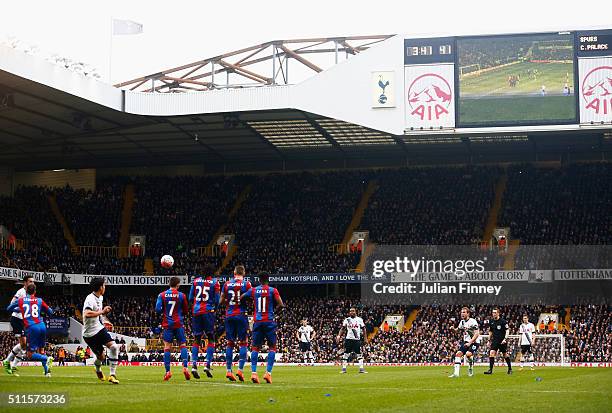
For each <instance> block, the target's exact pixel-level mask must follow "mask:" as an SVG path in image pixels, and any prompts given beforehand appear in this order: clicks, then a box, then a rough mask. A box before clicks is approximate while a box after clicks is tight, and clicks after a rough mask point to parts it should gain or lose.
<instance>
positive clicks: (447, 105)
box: [404, 64, 455, 130]
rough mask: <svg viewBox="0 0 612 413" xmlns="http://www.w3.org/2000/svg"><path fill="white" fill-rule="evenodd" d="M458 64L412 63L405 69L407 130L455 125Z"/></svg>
mask: <svg viewBox="0 0 612 413" xmlns="http://www.w3.org/2000/svg"><path fill="white" fill-rule="evenodd" d="M454 67H455V65H453V64H435V65H410V66H406V67H405V69H404V77H405V79H404V81H405V96H404V99H405V107H406V114H405V118H406V129H415V130H420V129H421V128H422V129H440V128H444V129H446V128H454V127H455V69H454Z"/></svg>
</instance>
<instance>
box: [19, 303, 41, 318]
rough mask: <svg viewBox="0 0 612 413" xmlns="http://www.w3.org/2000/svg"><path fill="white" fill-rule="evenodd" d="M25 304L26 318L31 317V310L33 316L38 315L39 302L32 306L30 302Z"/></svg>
mask: <svg viewBox="0 0 612 413" xmlns="http://www.w3.org/2000/svg"><path fill="white" fill-rule="evenodd" d="M23 306H24V307H25V312H24V315H25V318H29V317H30V311H31V314H32V317H34V318H36V317H38V304H32V307H31V308H30V306H29V305H28V304H24V305H23Z"/></svg>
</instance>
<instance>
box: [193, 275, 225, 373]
mask: <svg viewBox="0 0 612 413" xmlns="http://www.w3.org/2000/svg"><path fill="white" fill-rule="evenodd" d="M204 273H205V274H207V275H206V276H205V277H197V278H196V279H195V280H193V283H192V284H191V290H189V302H190V303H191V304H192V311H193V319H192V320H191V321H192V329H191V330H192V333H193V336H194V338H195V340H194V342H193V346H192V347H191V363H192V368H191V374H192V375H193V377H195V378H196V379H199V378H200V375H199V374H198V353H199V352H200V345H201V344H202V337H203V336H204V337H205V338H206V339H208V345H207V347H206V367H205V368H204V373H206V375H207V376H208V377H210V378H212V373H211V370H210V365H211V363H212V359H213V355H214V353H215V341H216V337H215V310H216V308H217V306H218V305H219V299H220V296H221V286H220V284H219V281H217V279H216V278H213V277H212V275H211V274H212V273H213V269H212V268H211V267H207V268H206V269H205V272H204Z"/></svg>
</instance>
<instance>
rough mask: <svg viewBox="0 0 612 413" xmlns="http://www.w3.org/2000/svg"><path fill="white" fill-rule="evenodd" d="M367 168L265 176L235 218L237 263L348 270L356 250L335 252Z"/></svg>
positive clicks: (277, 269) (279, 269)
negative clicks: (364, 170) (331, 248)
mask: <svg viewBox="0 0 612 413" xmlns="http://www.w3.org/2000/svg"><path fill="white" fill-rule="evenodd" d="M367 175H368V173H367V172H363V171H353V172H350V171H342V172H326V173H317V174H314V173H308V172H304V173H298V174H273V175H267V176H263V177H260V178H259V179H257V180H256V182H254V183H253V189H252V191H251V193H250V194H249V196H248V198H247V199H246V201H245V203H244V204H243V206H242V207H241V209H240V212H239V214H237V215H236V216H235V217H234V219H233V220H232V221H231V222H230V223H229V225H228V231H229V233H232V234H235V235H236V244H237V245H238V250H237V253H236V254H235V255H234V257H233V261H232V265H229V266H228V267H227V271H230V270H231V268H233V264H236V263H238V262H239V263H242V264H244V265H246V267H247V268H248V269H249V271H253V272H259V271H263V270H265V271H269V272H271V273H285V274H296V273H334V272H348V271H349V270H350V269H352V268H355V267H356V265H357V263H358V257H357V254H349V255H339V254H338V253H337V252H334V251H333V250H330V247H331V246H332V245H333V244H339V243H341V242H342V238H343V236H344V232H345V231H346V228H347V226H348V225H349V223H350V222H351V218H352V215H353V212H354V210H355V207H356V206H357V203H358V202H359V199H360V197H361V194H362V193H363V190H364V189H365V186H366V185H367Z"/></svg>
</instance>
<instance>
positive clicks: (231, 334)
mask: <svg viewBox="0 0 612 413" xmlns="http://www.w3.org/2000/svg"><path fill="white" fill-rule="evenodd" d="M248 326H249V320H247V317H246V316H245V315H235V316H230V317H225V337H226V338H227V339H228V340H229V341H236V338H237V339H238V341H246V338H247V329H248Z"/></svg>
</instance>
